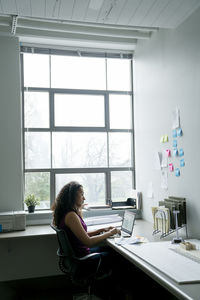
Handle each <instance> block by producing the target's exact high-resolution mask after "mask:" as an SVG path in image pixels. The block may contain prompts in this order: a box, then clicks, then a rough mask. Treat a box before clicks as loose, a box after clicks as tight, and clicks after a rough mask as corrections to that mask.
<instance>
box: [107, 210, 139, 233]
mask: <svg viewBox="0 0 200 300" xmlns="http://www.w3.org/2000/svg"><path fill="white" fill-rule="evenodd" d="M135 217H136V213H134V212H132V211H128V210H125V212H124V216H123V219H122V226H121V228H119V229H120V230H121V236H123V237H130V236H132V233H133V228H134V224H135ZM110 238H116V235H113V236H111V237H110Z"/></svg>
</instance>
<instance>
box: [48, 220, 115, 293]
mask: <svg viewBox="0 0 200 300" xmlns="http://www.w3.org/2000/svg"><path fill="white" fill-rule="evenodd" d="M50 226H51V228H53V229H54V230H55V231H56V236H57V240H58V244H59V248H58V250H57V255H58V257H59V268H60V270H61V271H62V272H63V273H65V274H66V275H67V277H68V278H69V279H70V280H71V282H72V283H73V284H74V285H76V286H79V287H87V292H88V296H90V294H91V285H92V283H93V282H94V281H95V280H100V279H105V278H107V277H109V276H110V275H111V270H108V272H107V273H105V274H99V273H98V271H99V267H100V264H101V255H100V253H91V254H88V255H86V256H84V257H77V256H76V255H75V253H74V251H73V249H72V246H71V244H70V241H69V239H68V236H67V233H66V231H64V230H63V229H58V228H57V227H56V226H54V225H53V224H50ZM88 270H90V271H88Z"/></svg>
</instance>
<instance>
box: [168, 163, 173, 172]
mask: <svg viewBox="0 0 200 300" xmlns="http://www.w3.org/2000/svg"><path fill="white" fill-rule="evenodd" d="M169 170H170V172H173V171H174V165H173V164H172V163H170V164H169Z"/></svg>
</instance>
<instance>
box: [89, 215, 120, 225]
mask: <svg viewBox="0 0 200 300" xmlns="http://www.w3.org/2000/svg"><path fill="white" fill-rule="evenodd" d="M121 220H122V217H120V216H119V215H117V214H114V215H107V216H99V217H89V218H85V219H84V221H85V223H86V225H87V226H89V225H98V224H109V223H116V222H120V221H121Z"/></svg>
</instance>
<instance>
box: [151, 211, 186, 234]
mask: <svg viewBox="0 0 200 300" xmlns="http://www.w3.org/2000/svg"><path fill="white" fill-rule="evenodd" d="M152 213H153V217H154V231H153V233H152V235H155V234H158V233H161V236H160V239H162V238H165V237H166V236H168V235H170V234H172V233H174V232H176V231H177V230H180V229H182V228H185V231H186V237H188V233H187V224H181V225H180V224H179V225H178V226H177V227H176V228H171V222H170V221H171V220H172V218H173V215H170V211H169V209H167V208H159V207H152Z"/></svg>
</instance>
